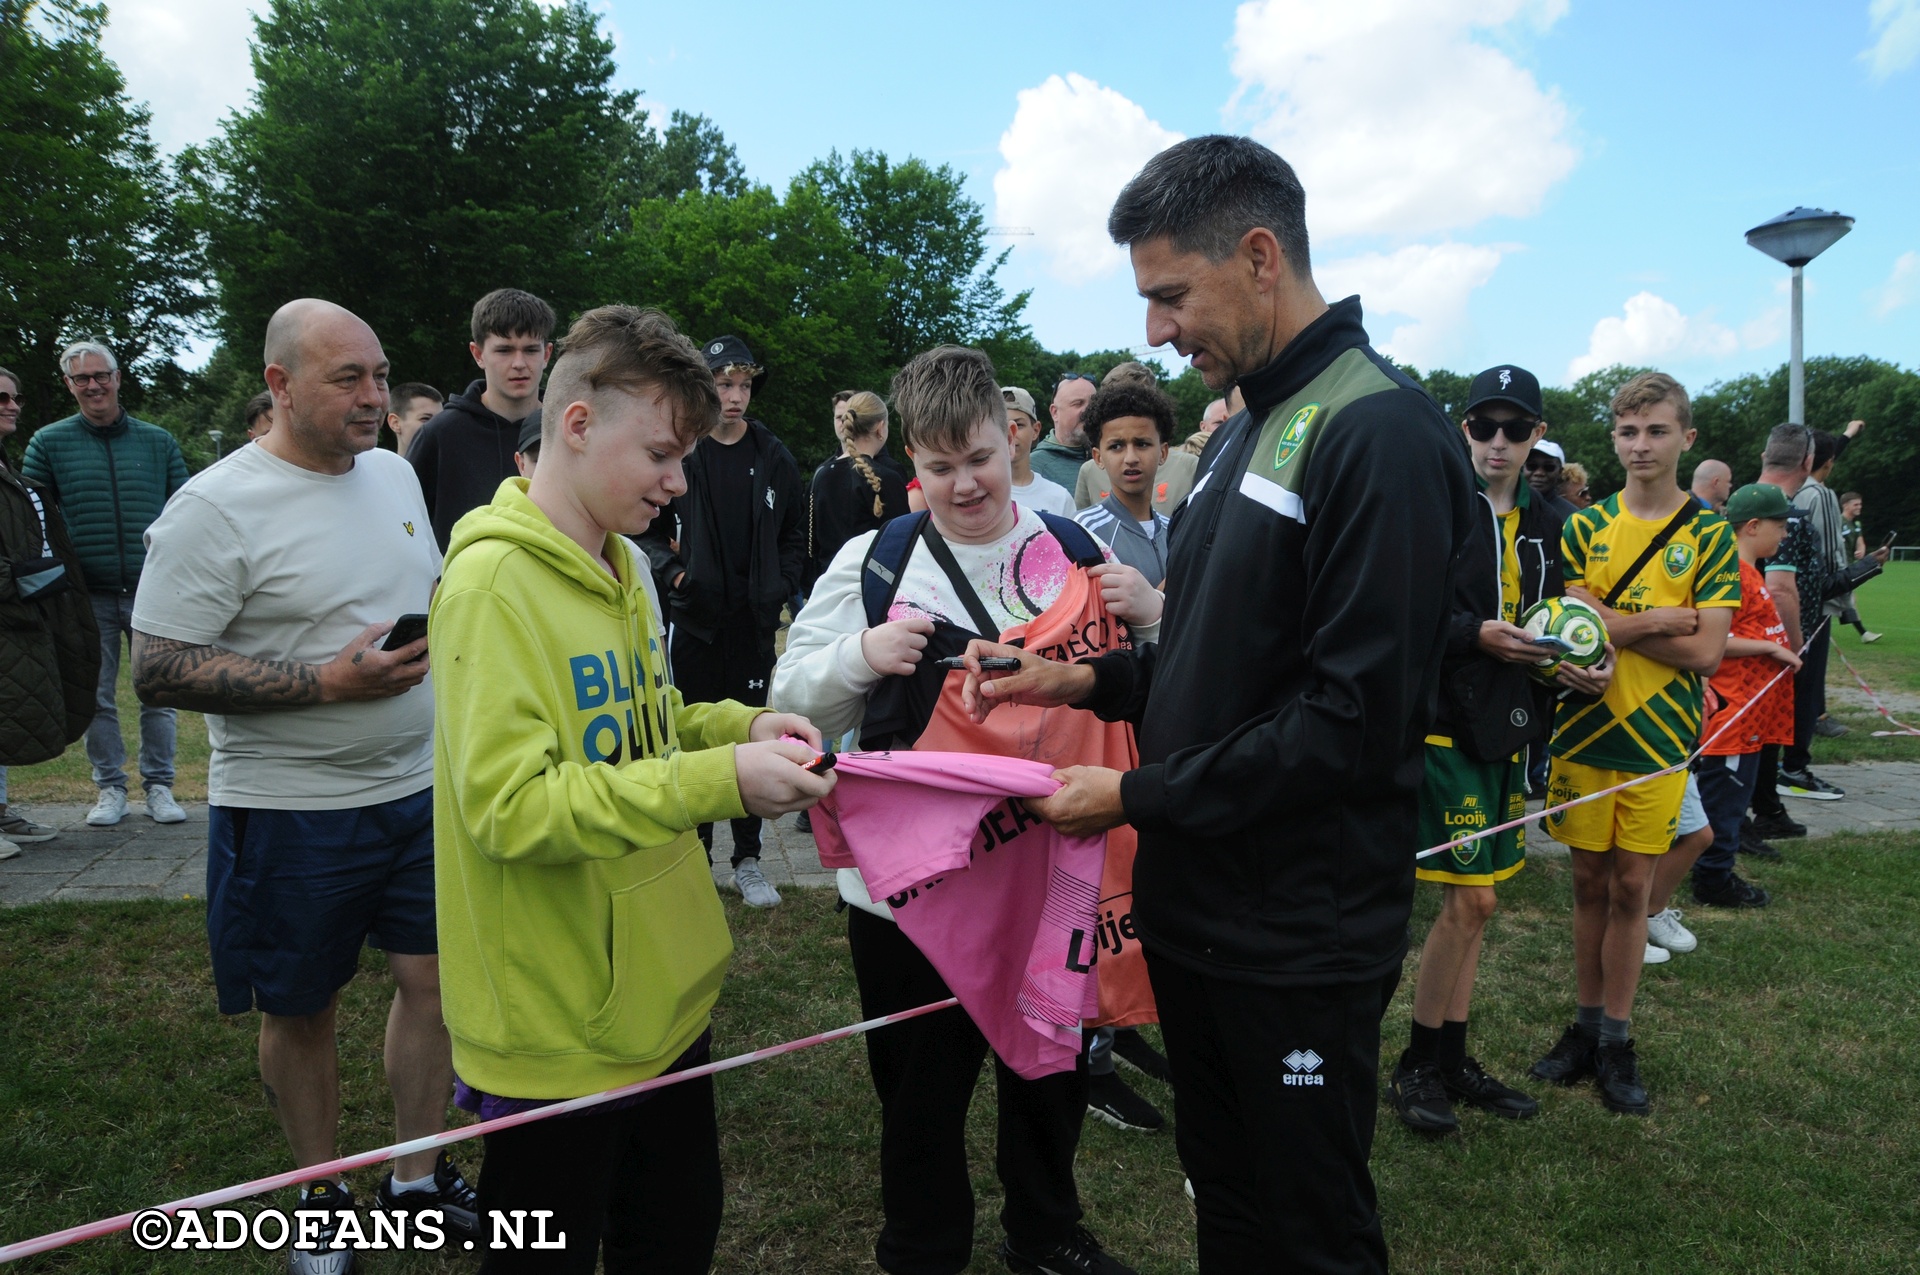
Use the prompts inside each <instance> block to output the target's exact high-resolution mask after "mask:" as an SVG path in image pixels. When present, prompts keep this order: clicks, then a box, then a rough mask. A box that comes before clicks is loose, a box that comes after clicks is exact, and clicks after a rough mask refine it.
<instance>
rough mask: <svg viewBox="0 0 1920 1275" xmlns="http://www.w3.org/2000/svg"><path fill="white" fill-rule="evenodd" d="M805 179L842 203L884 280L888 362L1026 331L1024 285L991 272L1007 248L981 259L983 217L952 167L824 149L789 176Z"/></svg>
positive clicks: (859, 244)
mask: <svg viewBox="0 0 1920 1275" xmlns="http://www.w3.org/2000/svg"><path fill="white" fill-rule="evenodd" d="M802 182H804V183H807V184H810V185H812V186H814V187H815V188H816V189H817V190H818V191H819V192H820V194H821V195H822V196H824V197H825V199H826V200H827V202H828V203H829V204H830V205H831V206H832V207H833V208H834V209H836V210H837V211H838V212H839V214H840V218H841V220H842V221H843V222H844V223H845V224H846V227H847V230H848V231H849V233H851V235H852V236H853V243H854V246H855V248H856V249H857V250H858V251H859V253H860V254H861V256H862V257H864V258H865V259H866V261H867V264H868V266H869V267H870V268H871V269H872V270H873V271H874V272H875V273H876V274H877V275H878V277H879V278H880V279H881V280H882V281H883V286H884V295H885V304H884V307H883V309H882V311H881V317H880V322H879V324H878V326H877V328H876V329H875V331H876V333H877V335H878V337H879V340H880V343H881V346H882V356H883V361H884V362H885V363H887V364H888V365H889V366H892V367H898V366H900V365H901V364H903V363H905V362H906V361H907V360H908V359H910V358H912V357H913V356H914V355H915V354H918V353H919V352H920V351H922V350H925V349H927V348H928V347H930V346H934V345H939V344H942V343H946V342H951V343H953V344H957V345H977V344H980V343H982V342H985V341H989V340H994V339H1000V340H1006V339H1010V338H1017V337H1019V336H1020V335H1022V334H1024V333H1025V332H1026V326H1025V324H1024V323H1022V322H1021V319H1020V312H1021V311H1022V310H1024V309H1025V308H1026V304H1027V294H1026V293H1024V292H1022V293H1018V294H1016V295H1015V296H1013V297H1008V296H1007V295H1006V292H1005V290H1004V289H1003V288H1001V286H1000V284H999V281H998V279H997V277H996V276H997V275H998V273H999V270H1000V267H1001V265H1002V264H1003V263H1004V262H1005V261H1006V259H1007V252H1010V251H1012V250H1011V249H1008V250H1007V251H1006V252H1002V253H1000V255H999V256H997V257H995V258H994V259H993V260H992V261H991V262H990V263H989V262H988V261H987V247H986V219H985V217H984V215H983V214H982V212H981V209H980V205H979V204H977V203H975V202H974V201H973V200H972V199H970V198H968V197H967V194H966V190H965V187H964V184H963V178H962V177H961V176H960V174H958V173H956V172H955V171H954V170H953V169H952V168H950V167H948V166H947V165H945V164H942V165H940V166H939V167H938V168H935V167H932V166H930V165H928V164H926V163H925V162H924V161H922V160H919V159H915V158H912V157H909V158H907V159H906V160H904V161H902V162H900V163H894V162H893V161H891V160H889V159H888V158H887V157H886V156H885V155H883V154H881V153H880V152H878V151H854V152H853V153H852V154H851V155H850V156H848V157H846V158H845V159H842V158H841V156H840V153H839V152H838V151H830V152H829V153H828V155H827V157H826V158H825V159H821V160H815V161H814V162H813V163H812V164H810V165H809V166H808V167H807V169H806V171H805V172H804V173H802V174H801V175H800V177H799V179H798V181H797V182H796V183H795V184H796V186H797V185H798V184H800V183H802ZM789 198H791V195H789Z"/></svg>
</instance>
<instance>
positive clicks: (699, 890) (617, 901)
mask: <svg viewBox="0 0 1920 1275" xmlns="http://www.w3.org/2000/svg"><path fill="white" fill-rule="evenodd" d="M526 486H527V484H526V480H525V479H522V478H510V479H508V480H507V481H506V482H504V483H502V484H501V486H500V490H499V492H498V494H497V495H495V496H494V498H493V503H492V504H490V505H482V506H480V507H479V508H478V509H475V510H473V511H472V512H471V513H469V514H467V515H466V516H465V517H464V518H462V519H460V521H459V522H458V523H457V524H455V526H454V529H453V541H452V543H451V544H450V545H449V546H448V548H447V561H446V569H445V574H444V575H443V576H442V578H441V582H440V588H439V591H438V592H437V593H436V594H435V596H434V600H433V607H432V611H431V615H432V621H431V624H430V628H429V636H428V649H429V650H431V651H432V652H433V709H434V744H433V763H434V765H433V840H434V878H435V883H436V888H435V903H436V907H437V909H438V914H439V936H440V996H441V1003H442V1007H443V1011H444V1013H445V1017H446V1024H447V1031H448V1032H449V1033H450V1034H451V1035H452V1037H453V1067H454V1070H455V1071H456V1072H457V1073H458V1074H459V1076H460V1078H461V1079H462V1080H464V1081H466V1082H467V1083H468V1084H469V1085H471V1086H473V1087H474V1088H475V1089H478V1090H480V1091H481V1092H483V1093H489V1094H494V1095H496V1096H498V1097H503V1098H575V1097H578V1096H580V1095H581V1094H587V1093H592V1092H594V1091H595V1090H598V1089H604V1088H607V1087H610V1086H613V1085H622V1084H627V1083H630V1082H632V1081H636V1080H647V1079H650V1078H652V1077H654V1076H657V1075H659V1074H660V1073H661V1072H663V1071H664V1070H666V1068H667V1066H668V1065H669V1064H670V1063H672V1062H673V1060H674V1059H675V1058H677V1057H679V1056H680V1055H681V1054H682V1053H684V1052H685V1051H686V1049H687V1048H688V1046H690V1045H692V1044H693V1042H694V1041H696V1040H698V1039H699V1037H700V1035H701V1033H703V1032H705V1031H706V1030H707V1025H708V1021H709V1019H708V1015H709V1012H710V1011H711V1010H712V1008H713V1004H714V1001H715V1000H716V999H717V998H718V996H719V994H720V981H721V978H722V976H723V975H724V974H725V973H726V968H727V960H728V957H729V956H730V955H731V954H732V951H733V943H732V940H731V938H730V937H729V936H728V933H727V922H726V917H725V914H724V913H723V912H722V911H721V908H720V898H719V895H717V894H716V893H715V892H714V888H713V875H712V872H711V870H710V869H709V868H708V867H707V855H706V851H705V850H703V849H702V848H701V845H700V841H699V839H698V838H697V837H696V836H695V835H694V829H695V828H696V827H698V826H699V825H700V824H703V823H718V822H719V821H721V820H723V819H736V818H739V817H740V816H741V815H742V814H744V813H745V807H744V806H743V805H742V804H741V800H740V788H739V784H738V782H737V780H736V779H735V775H734V768H733V749H732V748H731V747H730V745H732V744H738V743H744V742H746V739H747V732H748V729H749V727H750V726H751V724H752V722H753V719H754V718H755V717H756V716H757V715H758V714H759V713H760V712H762V711H764V710H760V709H753V708H746V707H743V706H742V705H739V704H736V703H733V702H731V701H726V702H722V703H719V704H687V703H683V702H682V701H681V698H680V693H679V691H677V690H676V689H674V687H673V684H672V683H671V682H669V681H668V680H667V659H666V655H667V653H666V637H665V635H664V634H663V633H662V631H661V627H660V621H659V617H658V615H657V614H656V612H655V609H654V607H653V605H652V604H651V603H650V601H649V600H648V596H647V591H646V585H645V576H644V573H645V571H646V567H645V565H644V563H645V559H644V558H641V559H639V560H638V562H636V560H635V555H634V553H633V551H632V549H631V548H630V547H629V545H628V543H627V541H626V540H624V539H622V538H621V537H619V536H612V537H609V538H608V550H607V551H608V553H609V554H610V555H611V557H612V559H613V561H614V563H615V565H616V566H617V567H618V568H619V571H620V577H619V579H617V580H616V579H615V578H614V577H613V576H611V575H609V574H607V572H606V571H605V570H604V569H603V568H601V567H600V566H598V565H596V564H595V563H594V561H593V560H592V559H591V558H589V557H588V556H587V555H586V553H585V551H583V550H582V549H581V548H580V546H578V545H577V544H575V543H574V542H573V541H571V540H569V539H567V537H566V536H564V535H562V534H561V533H560V532H559V531H557V530H555V529H554V526H553V524H552V523H551V522H549V521H548V520H547V516H546V515H545V514H544V513H542V512H541V511H540V509H539V508H538V506H536V505H535V504H534V503H533V502H532V501H531V500H528V499H527V497H526Z"/></svg>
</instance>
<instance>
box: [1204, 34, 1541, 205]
mask: <svg viewBox="0 0 1920 1275" xmlns="http://www.w3.org/2000/svg"><path fill="white" fill-rule="evenodd" d="M1566 7H1567V6H1566V0H1255V2H1253V3H1248V4H1243V5H1241V6H1240V9H1239V13H1238V15H1237V17H1236V20H1235V23H1234V36H1233V48H1234V54H1233V71H1234V74H1235V75H1237V76H1238V77H1239V79H1240V92H1239V93H1238V94H1237V95H1236V99H1235V101H1236V104H1237V105H1238V106H1239V108H1240V109H1241V110H1242V111H1246V112H1249V113H1252V114H1256V115H1258V118H1256V119H1255V120H1254V122H1253V124H1252V129H1251V131H1252V133H1253V135H1254V136H1255V137H1257V138H1259V139H1260V140H1261V141H1263V142H1266V143H1267V144H1268V145H1270V146H1272V147H1273V148H1274V149H1275V150H1276V151H1278V152H1279V153H1280V154H1281V155H1283V156H1285V157H1286V158H1287V160H1288V162H1290V163H1292V164H1293V165H1294V167H1295V169H1296V170H1298V172H1299V173H1300V178H1301V181H1302V183H1303V184H1304V185H1305V186H1306V188H1307V214H1308V224H1309V225H1310V226H1311V227H1312V229H1313V230H1314V232H1315V234H1316V235H1327V236H1331V237H1335V238H1338V237H1342V236H1346V235H1359V234H1389V235H1396V236H1413V235H1427V234H1433V233H1436V232H1442V231H1449V230H1458V229H1461V228H1464V227H1467V226H1471V225H1474V224H1476V223H1478V222H1480V221H1482V220H1484V219H1485V218H1487V217H1493V216H1514V217H1523V216H1528V215H1531V214H1532V213H1534V212H1537V211H1538V210H1539V208H1540V205H1541V202H1542V200H1543V199H1544V198H1545V197H1546V194H1547V191H1548V190H1550V189H1551V188H1552V187H1553V186H1554V185H1555V183H1557V182H1559V181H1560V180H1561V179H1562V178H1564V177H1565V176H1566V175H1567V174H1568V173H1570V172H1571V171H1573V167H1574V164H1575V163H1576V162H1577V161H1578V160H1579V152H1578V151H1577V150H1576V149H1575V147H1574V146H1573V144H1572V143H1571V142H1570V141H1568V140H1567V137H1566V134H1567V129H1568V116H1567V108H1566V106H1565V105H1564V104H1563V103H1562V102H1561V100H1560V97H1559V94H1558V93H1557V92H1556V91H1555V90H1552V89H1544V90H1543V89H1542V88H1541V87H1540V85H1539V84H1538V83H1537V82H1536V81H1535V80H1534V77H1533V74H1532V73H1531V72H1530V71H1527V70H1525V69H1524V68H1522V67H1520V66H1519V65H1517V64H1516V63H1515V62H1514V61H1513V59H1512V58H1511V57H1509V56H1508V55H1507V54H1506V53H1504V52H1502V51H1500V50H1499V49H1497V48H1494V47H1492V46H1491V45H1489V44H1485V43H1482V42H1481V41H1479V40H1478V39H1476V38H1475V36H1476V34H1477V33H1479V32H1489V31H1492V32H1498V31H1501V30H1503V29H1505V28H1508V27H1511V26H1513V25H1514V24H1516V23H1519V22H1522V21H1527V22H1529V23H1530V25H1531V26H1532V27H1533V28H1534V29H1536V30H1545V29H1546V28H1547V27H1549V26H1551V25H1552V24H1553V23H1554V22H1555V21H1556V20H1557V19H1558V18H1559V17H1560V16H1561V15H1562V14H1563V13H1565V11H1566Z"/></svg>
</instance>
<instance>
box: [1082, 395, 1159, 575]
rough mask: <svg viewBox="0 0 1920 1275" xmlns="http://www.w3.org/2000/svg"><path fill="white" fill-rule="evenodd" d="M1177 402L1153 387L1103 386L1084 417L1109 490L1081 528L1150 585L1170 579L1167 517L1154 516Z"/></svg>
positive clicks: (1089, 508)
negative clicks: (1157, 477) (1155, 495)
mask: <svg viewBox="0 0 1920 1275" xmlns="http://www.w3.org/2000/svg"><path fill="white" fill-rule="evenodd" d="M1173 410H1174V409H1173V400H1172V399H1170V398H1168V397H1167V396H1166V394H1165V393H1163V392H1162V391H1160V390H1159V389H1156V388H1153V387H1151V386H1145V385H1136V384H1131V383H1129V382H1126V381H1116V382H1114V383H1113V384H1110V385H1105V386H1102V387H1101V388H1100V390H1099V392H1098V393H1096V394H1095V395H1094V396H1093V399H1092V401H1090V402H1089V403H1088V404H1087V410H1086V412H1085V413H1084V414H1083V415H1082V416H1081V418H1080V422H1081V427H1082V428H1083V429H1085V430H1086V431H1087V445H1088V446H1090V447H1092V448H1093V461H1094V463H1095V464H1096V465H1098V466H1099V467H1100V471H1101V474H1102V476H1103V478H1104V480H1105V481H1104V484H1103V485H1104V486H1105V487H1106V488H1107V491H1106V493H1105V495H1104V496H1102V498H1101V499H1100V500H1099V501H1097V502H1096V503H1094V504H1091V505H1088V506H1087V507H1086V508H1085V509H1082V510H1081V511H1080V513H1079V515H1078V516H1079V519H1080V525H1081V526H1083V527H1085V528H1086V529H1087V530H1088V531H1091V532H1092V533H1093V534H1094V535H1096V536H1098V537H1100V539H1101V540H1102V541H1103V542H1104V543H1105V544H1106V545H1107V547H1109V548H1110V549H1112V550H1113V556H1114V557H1116V558H1118V559H1119V560H1120V561H1122V562H1124V563H1126V564H1127V565H1128V566H1130V567H1133V568H1134V569H1135V570H1137V571H1139V572H1140V574H1142V575H1144V576H1145V577H1146V578H1147V579H1148V580H1150V581H1152V582H1153V584H1154V586H1155V587H1156V588H1159V587H1162V586H1164V585H1165V584H1166V581H1167V529H1168V528H1169V527H1170V526H1171V525H1172V523H1171V522H1170V521H1169V520H1168V518H1167V516H1166V515H1165V514H1162V513H1156V512H1154V508H1153V491H1154V475H1156V474H1158V473H1159V472H1160V466H1161V464H1162V463H1164V462H1165V460H1166V459H1167V448H1168V446H1169V445H1170V444H1171V443H1172V442H1173V426H1174V419H1173Z"/></svg>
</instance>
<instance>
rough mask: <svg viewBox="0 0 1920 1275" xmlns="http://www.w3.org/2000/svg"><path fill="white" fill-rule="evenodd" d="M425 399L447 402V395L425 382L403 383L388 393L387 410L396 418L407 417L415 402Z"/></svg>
mask: <svg viewBox="0 0 1920 1275" xmlns="http://www.w3.org/2000/svg"><path fill="white" fill-rule="evenodd" d="M423 398H430V399H432V400H433V401H434V402H436V403H444V402H446V401H447V396H446V395H444V394H442V393H441V392H440V391H439V390H436V389H434V388H433V386H431V385H428V384H427V383H426V382H425V381H403V382H401V383H400V384H399V385H396V386H394V387H393V388H392V389H391V390H388V391H387V410H388V411H390V412H392V413H393V414H394V415H395V416H405V415H406V414H407V409H409V408H411V407H412V406H413V404H414V401H415V400H417V399H423Z"/></svg>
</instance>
